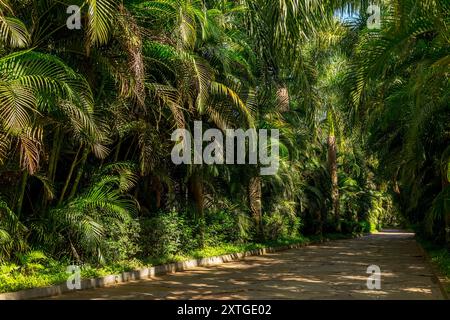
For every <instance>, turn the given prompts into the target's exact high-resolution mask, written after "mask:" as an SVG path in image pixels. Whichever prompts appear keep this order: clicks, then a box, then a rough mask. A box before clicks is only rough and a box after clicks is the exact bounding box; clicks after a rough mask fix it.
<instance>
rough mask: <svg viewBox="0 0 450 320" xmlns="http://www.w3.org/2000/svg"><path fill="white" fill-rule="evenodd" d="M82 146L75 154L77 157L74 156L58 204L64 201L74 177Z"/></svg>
mask: <svg viewBox="0 0 450 320" xmlns="http://www.w3.org/2000/svg"><path fill="white" fill-rule="evenodd" d="M81 148H82V146H81V145H80V147H79V148H78V151H77V153H76V155H75V158H73V161H72V165H71V166H70V169H69V174H68V175H67V178H66V182H65V183H64V187H63V189H62V191H61V196H60V197H59V201H58V205H60V204H61V203H62V202H63V201H64V195H65V194H66V191H67V188H68V187H69V183H70V180H71V179H72V175H73V171H74V170H75V167H76V165H77V161H78V155H79V154H80V151H81Z"/></svg>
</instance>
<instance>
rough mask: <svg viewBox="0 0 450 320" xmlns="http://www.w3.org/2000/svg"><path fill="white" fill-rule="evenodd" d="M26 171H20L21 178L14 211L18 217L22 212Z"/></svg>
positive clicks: (26, 177)
mask: <svg viewBox="0 0 450 320" xmlns="http://www.w3.org/2000/svg"><path fill="white" fill-rule="evenodd" d="M27 180H28V171H24V172H23V173H22V180H21V182H20V188H19V198H18V199H17V207H16V213H17V216H18V217H20V216H21V214H22V206H23V199H24V198H25V189H26V187H27Z"/></svg>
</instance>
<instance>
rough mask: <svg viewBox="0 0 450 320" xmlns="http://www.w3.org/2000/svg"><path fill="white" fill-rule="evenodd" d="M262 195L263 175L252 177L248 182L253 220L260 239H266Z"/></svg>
mask: <svg viewBox="0 0 450 320" xmlns="http://www.w3.org/2000/svg"><path fill="white" fill-rule="evenodd" d="M261 196H262V195H261V177H260V176H255V177H252V178H250V181H249V184H248V200H249V205H250V211H251V214H252V217H253V221H254V222H255V226H256V237H257V238H258V240H263V239H264V232H263V231H264V230H263V225H262V206H261Z"/></svg>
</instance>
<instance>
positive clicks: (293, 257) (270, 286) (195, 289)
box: [50, 230, 443, 300]
mask: <svg viewBox="0 0 450 320" xmlns="http://www.w3.org/2000/svg"><path fill="white" fill-rule="evenodd" d="M413 236H414V235H413V234H411V233H405V232H402V231H397V230H385V231H384V232H380V233H377V234H373V235H369V236H365V237H362V238H358V239H349V240H339V241H332V242H327V243H324V244H320V245H313V246H308V247H305V248H300V249H292V250H287V251H282V252H277V253H271V254H267V255H264V256H254V257H247V258H245V259H243V260H240V261H235V262H230V263H225V264H222V265H218V266H211V267H199V268H195V269H191V270H189V271H184V272H179V273H175V274H169V275H164V276H159V277H155V278H151V279H148V280H147V279H146V280H140V281H135V282H129V283H125V284H119V285H116V286H111V287H107V288H99V289H93V290H84V291H74V292H70V293H68V294H64V295H61V296H56V297H52V298H50V299H402V300H403V299H443V296H442V294H441V292H440V290H439V286H438V284H437V283H436V280H435V277H434V276H433V274H432V271H431V267H430V266H429V265H428V263H427V262H426V261H425V259H424V257H423V256H422V253H421V250H420V249H419V247H418V245H417V243H416V242H415V240H414V238H413ZM369 265H377V266H379V267H380V269H381V289H379V290H370V289H368V288H367V278H368V277H369V276H370V275H369V274H367V273H366V272H367V267H368V266H369Z"/></svg>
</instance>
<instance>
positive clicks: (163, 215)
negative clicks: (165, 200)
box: [140, 211, 195, 257]
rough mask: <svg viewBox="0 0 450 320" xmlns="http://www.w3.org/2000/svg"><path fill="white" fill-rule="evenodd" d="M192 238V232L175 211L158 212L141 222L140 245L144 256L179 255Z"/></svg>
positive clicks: (192, 240) (190, 242)
mask: <svg viewBox="0 0 450 320" xmlns="http://www.w3.org/2000/svg"><path fill="white" fill-rule="evenodd" d="M194 238H195V236H194V233H193V230H192V229H190V227H189V226H188V225H187V224H186V221H185V219H184V218H183V217H182V216H180V215H179V214H178V213H177V212H175V211H169V212H160V213H159V214H158V215H157V216H156V217H153V218H150V219H147V218H146V219H142V220H141V237H140V244H141V246H142V254H143V255H144V256H150V257H158V256H162V257H164V256H170V255H176V254H179V253H181V252H182V251H183V249H185V248H186V247H187V246H189V245H191V244H192V242H194V241H195V240H194ZM186 241H187V243H186Z"/></svg>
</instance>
